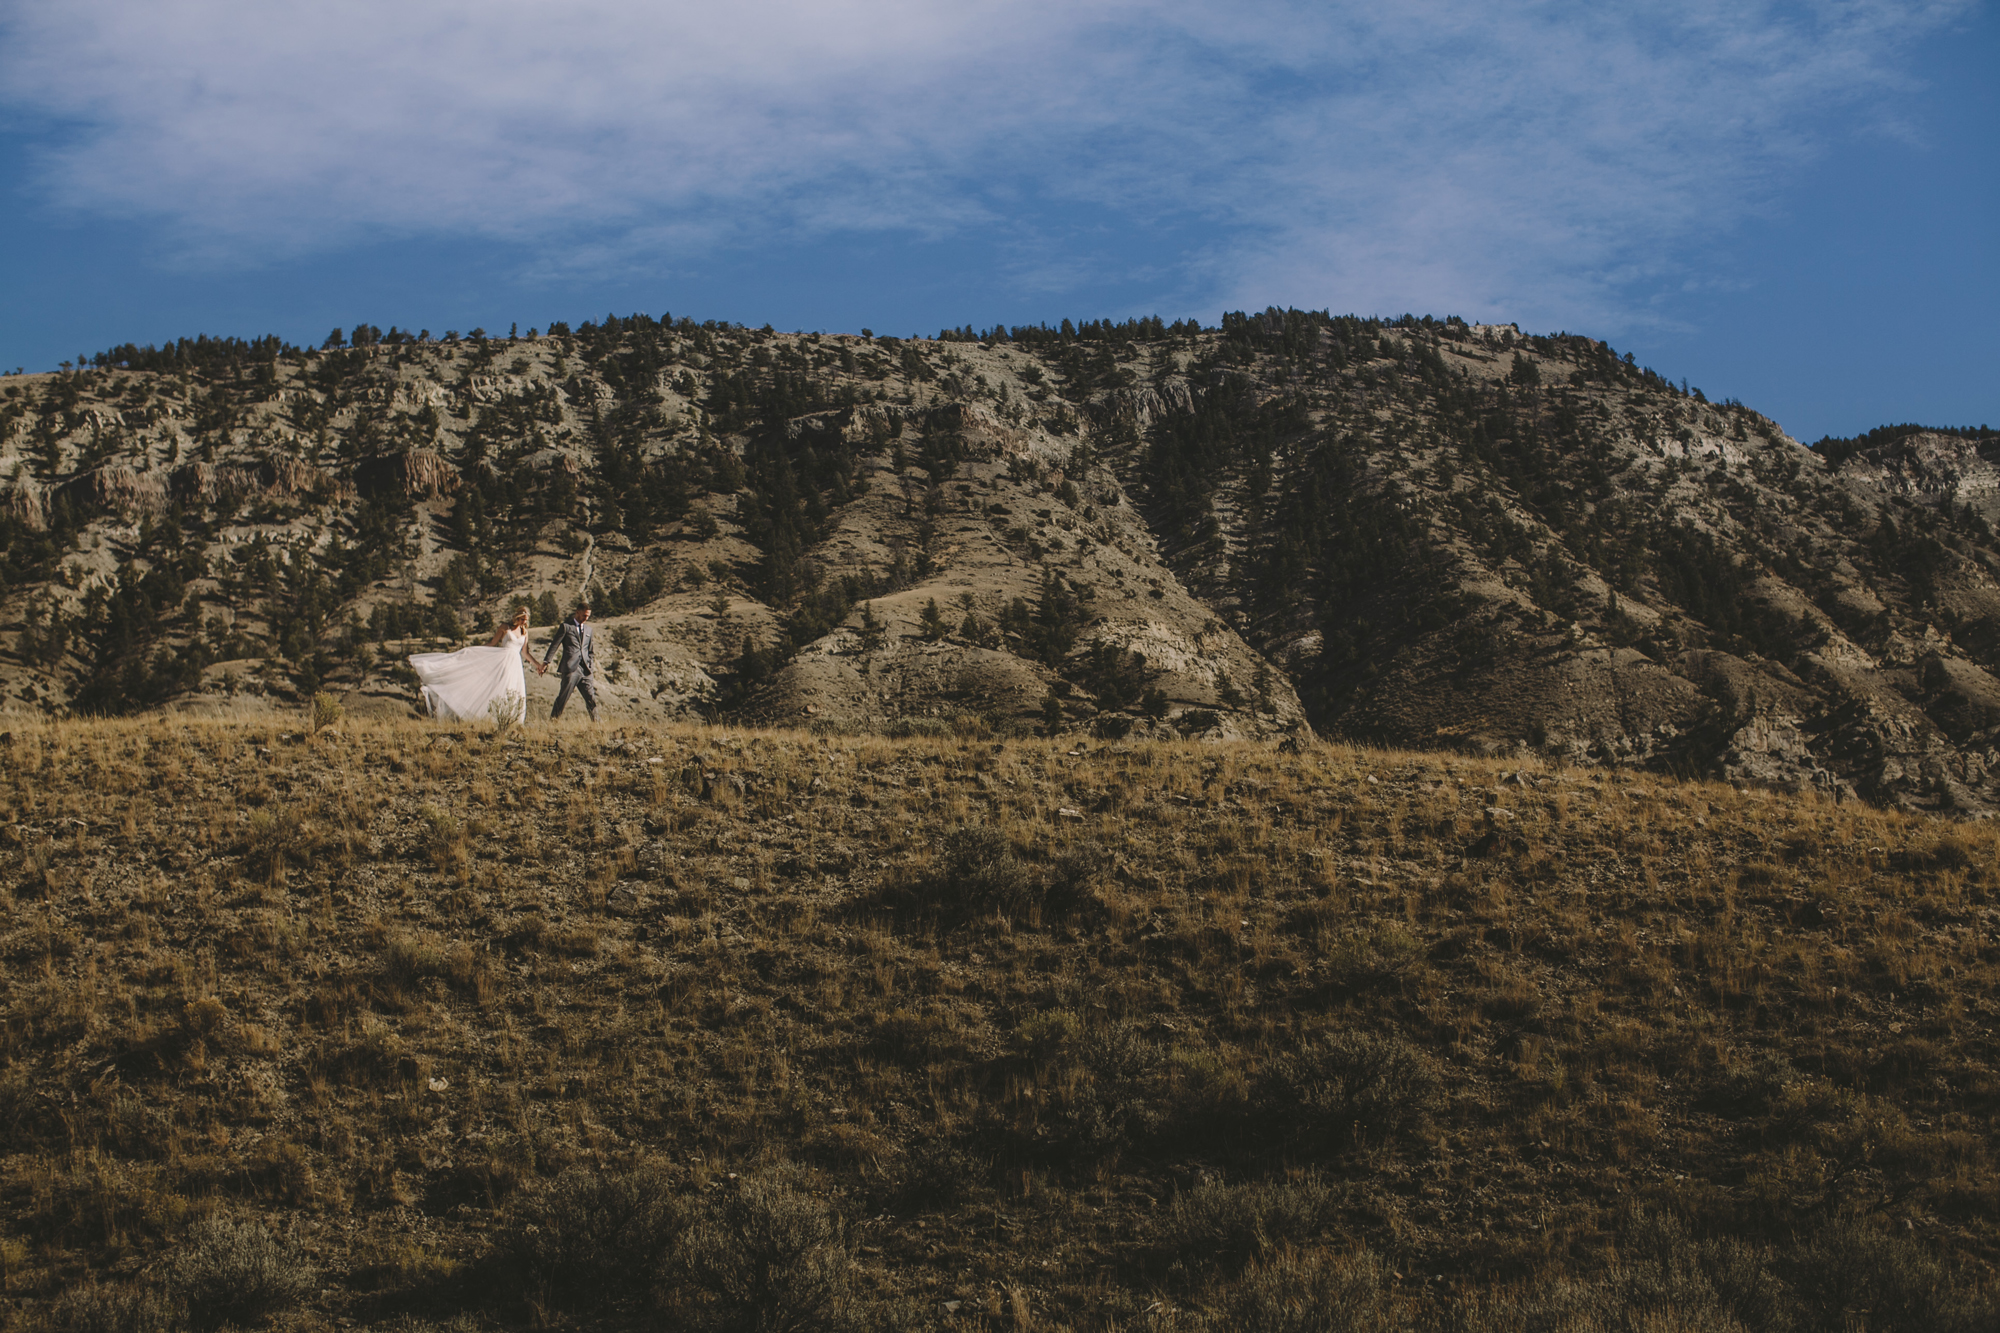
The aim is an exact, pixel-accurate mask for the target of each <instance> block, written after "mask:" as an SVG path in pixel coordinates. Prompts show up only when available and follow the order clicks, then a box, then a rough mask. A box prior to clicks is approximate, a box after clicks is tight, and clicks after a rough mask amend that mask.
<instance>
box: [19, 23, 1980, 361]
mask: <svg viewBox="0 0 2000 1333" xmlns="http://www.w3.org/2000/svg"><path fill="white" fill-rule="evenodd" d="M1970 3H1971V0H1908V2H1906V3H1896V2H1893V0H1872V2H1871V0H1841V2H1834V0H1828V2H1826V3H1794V4H1770V3H1758V2H1757V0H1735V2H1734V3H1725V2H1723V0H1681V2H1680V3H1671V4H1660V5H1653V6H1647V7H1643V9H1641V8H1639V7H1631V6H1606V5H1603V4H1580V3H1576V4H1572V3H1532V2H1531V3H1525V4H1518V5H1506V6H1503V5H1494V4H1491V3H1490V2H1488V3H1468V2H1466V0H1414V2H1406V3H1404V4H1401V5H1397V6H1382V5H1378V4H1360V3H1318V4H1307V3H1269V4H1263V5H1249V6H1220V5H1214V4H1208V5H1197V4H1192V3H1181V2H1178V0H1063V2H1062V3H1055V2H1054V0H986V2H985V3H982V4H980V5H976V6H975V5H965V4H951V3H937V2H935V0H931V2H928V3H918V2H917V0H868V2H863V0H847V2H846V3H840V2H839V0H818V2H817V3H802V2H799V0H764V2H762V3H739V4H735V5H691V4H681V3H658V2H654V3H620V2H618V0H596V2H595V3H581V4H577V3H571V4H564V5H560V6H550V5H546V4H533V5H531V4H526V3H519V2H518V0H478V2H477V3H471V2H470V0H399V2H397V3H388V2H387V0H348V2H347V3H343V4H339V5H324V6H279V5H271V4H268V3H262V2H260V0H177V2H169V3H162V2H161V0H147V2H146V3H135V2H133V0H72V2H71V3H69V4H66V5H62V6H54V5H37V6H32V7H30V6H27V5H25V4H15V5H13V6H12V7H11V9H10V10H9V11H8V12H6V14H5V17H4V19H0V24H4V27H0V96H4V99H5V101H6V102H7V103H8V104H9V105H11V106H12V107H14V108H15V110H16V111H17V113H21V114H24V115H27V116H32V117H35V118H37V119H38V120H40V121H41V122H42V123H46V124H49V125H51V126H53V127H54V128H52V129H51V130H50V131H49V133H48V134H47V136H46V137H45V138H44V139H43V141H42V145H41V156H40V163H41V171H40V175H39V176H38V179H37V181H36V183H35V187H36V188H38V189H40V190H41V191H43V192H44V193H45V195H46V196H47V197H48V198H50V199H52V200H54V201H57V202H59V203H61V204H63V205H66V206H69V207H72V208H76V209H79V210H85V211H88V212H93V213H111V214H122V215H127V216H135V217H147V218H157V219H160V220H163V221H164V222H165V223H166V224H167V226H168V229H169V231H170V233H171V235H172V236H173V237H174V238H175V239H176V242H177V244H178V245H179V247H180V249H181V252H182V253H184V254H194V255H198V256H200V257H201V258H202V260H203V262H207V263H214V264H239V263H244V262H255V261H257V260H260V259H269V258H271V257H274V256H279V255H283V254H287V253H295V252H298V251H300V250H308V249H317V248H325V247H335V246H340V245H343V244H348V243H352V242H354V241H356V240H359V239H365V238H379V237H382V236H396V235H410V236H435V235H452V234H466V233H473V234H479V235H483V236H489V237H497V238H504V239H509V240H514V241H520V242H526V243H528V244H530V245H531V246H532V247H534V248H536V249H538V250H540V251H541V252H543V253H544V254H545V256H546V257H545V258H544V259H542V260H539V261H537V264H538V267H539V269H540V270H542V271H545V272H547V273H549V274H551V275H555V274H559V273H561V272H565V271H570V270H574V269H576V268H580V267H596V268H599V269H602V268H605V267H612V268H615V267H618V266H655V265H662V264H664V265H674V264H679V263H685V262H688V261H689V260H690V259H691V258H692V257H695V256H698V255H699V254H701V253H703V252H704V251H707V250H710V249H713V248H714V247H718V246H755V245H758V244H765V243H783V242H784V241H785V240H786V238H788V237H792V238H796V237H797V236H800V235H802V234H806V235H810V234H814V233H820V232H832V231H842V232H864V233H865V232H885V231H887V232H911V233H916V234H922V235H930V236H949V235H954V234H961V233H966V232H971V231H975V230H982V229H983V230H987V231H991V232H997V233H999V234H1002V235H1004V236H1005V237H1006V238H1007V240H1006V243H1005V245H1004V246H1003V247H1002V248H1003V249H1005V251H1006V252H1007V254H1008V261H1007V262H1009V263H1010V264H1012V265H1013V266H1014V267H1015V269H1017V270H1018V271H1019V272H1020V273H1021V274H1022V275H1023V278H1024V282H1025V283H1026V284H1028V285H1032V286H1036V287H1040V288H1042V289H1044V290H1053V289H1059V288H1060V287H1061V286H1062V285H1063V283H1064V282H1066V281H1069V280H1070V279H1069V278H1068V276H1067V275H1068V274H1070V273H1071V272H1073V271H1076V270H1077V269H1078V268H1079V267H1091V268H1095V267H1097V266H1098V265H1100V264H1101V263H1112V264H1116V263H1118V262H1120V261H1119V259H1118V257H1117V247H1116V245H1115V244H1109V243H1099V244H1097V245H1094V246H1092V247H1086V248H1088V249H1090V251H1091V253H1090V254H1089V255H1088V256H1086V255H1085V254H1083V253H1082V252H1080V251H1079V250H1078V249H1077V244H1078V243H1077V241H1076V238H1075V235H1074V233H1073V230H1072V229H1071V228H1069V227H1066V226H1061V225H1054V224H1048V223H1044V222H1043V221H1042V220H1040V219H1038V218H1037V216H1035V210H1036V209H1038V208H1043V207H1047V208H1056V207H1060V208H1061V209H1063V210H1066V213H1067V215H1070V216H1073V215H1074V214H1075V212H1076V210H1079V209H1081V210H1085V211H1087V212H1089V213H1091V214H1092V215H1094V216H1095V217H1097V218H1098V219H1099V220H1100V221H1101V226H1102V229H1103V230H1104V231H1105V232H1106V233H1107V234H1110V235H1115V234H1116V232H1117V230H1118V229H1119V228H1120V227H1121V226H1127V225H1136V224H1137V223H1138V222H1140V221H1142V220H1143V221H1144V222H1145V223H1146V224H1148V225H1167V226H1171V227H1172V228H1174V229H1175V234H1176V235H1178V236H1181V237H1183V238H1184V240H1183V241H1182V243H1181V244H1180V247H1179V251H1178V255H1179V257H1178V259H1177V260H1176V261H1175V262H1173V263H1172V264H1169V265H1166V266H1164V267H1163V266H1162V265H1161V262H1160V258H1159V256H1158V255H1157V254H1151V255H1148V256H1147V257H1146V259H1145V261H1144V263H1145V265H1146V266H1147V267H1146V268H1144V269H1143V270H1142V269H1140V268H1138V267H1137V261H1134V264H1135V267H1134V270H1133V271H1132V272H1131V273H1130V274H1129V275H1128V276H1129V277H1130V278H1131V279H1132V280H1133V281H1135V282H1137V283H1139V284H1141V285H1145V286H1150V287H1152V288H1154V289H1155V290H1156V292H1157V294H1158V297H1159V299H1160V301H1161V302H1162V304H1164V305H1172V304H1175V303H1180V304H1183V305H1185V304H1188V303H1202V304H1208V303H1213V302H1215V301H1218V300H1219V301H1223V302H1230V303H1244V302H1250V303H1262V302H1263V301H1265V300H1270V299H1278V300H1286V299H1289V300H1295V301H1299V302H1301V303H1312V304H1326V305H1332V306H1335V307H1338V308H1342V309H1348V308H1352V309H1361V310H1380V311H1390V312H1399V311H1401V310H1404V309H1414V310H1425V309H1429V310H1437V311H1443V310H1456V311H1463V312H1466V313H1468V314H1499V315H1504V317H1507V318H1521V319H1523V320H1524V321H1529V322H1534V323H1538V324H1543V325H1550V324H1561V323H1568V324H1571V325H1583V324H1586V323H1593V322H1594V323H1596V324H1598V325H1600V326H1602V325H1605V324H1607V323H1608V324H1613V325H1615V324H1617V323H1620V322H1630V321H1632V320H1634V319H1639V318H1643V312H1644V308H1645V299H1646V293H1647V290H1648V289H1649V286H1658V285H1659V284H1664V283H1671V284H1673V285H1675V286H1679V285H1682V284H1684V283H1686V282H1688V281H1690V280H1700V278H1699V275H1698V274H1696V273H1694V272H1693V271H1692V270H1693V268H1697V267H1698V264H1696V263H1695V262H1694V261H1693V260H1692V259H1691V256H1695V255H1698V254H1699V252H1700V250H1701V248H1702V246H1703V244H1704V241H1705V239H1706V238H1708V237H1711V236H1713V235H1714V234H1716V233H1718V232H1719V231H1721V230H1723V229H1726V228H1728V227H1730V226H1731V225H1733V224H1735V223H1737V222H1739V221H1741V220H1742V219H1743V218H1744V217H1745V216H1747V215H1749V214H1751V213H1753V212H1754V211H1755V210H1757V209H1759V208H1761V207H1764V206H1766V204H1767V202H1768V200H1769V199H1770V198H1771V193H1772V191H1771V182H1772V181H1773V180H1774V179H1775V178H1781V177H1782V175H1783V173H1785V172H1786V171H1788V170H1790V169H1791V168H1792V167H1793V166H1795V165H1796V164H1797V163H1798V162H1800V161H1801V160H1803V159H1804V158H1806V157H1807V156H1809V155H1810V154H1812V153H1813V152H1815V151H1817V150H1819V149H1820V148H1821V147H1822V146H1823V138H1824V131H1823V130H1821V129H1819V128H1817V127H1819V126H1821V125H1823V124H1824V123H1825V117H1826V116H1827V114H1828V112H1829V111H1831V110H1833V109H1836V108H1840V107H1844V106H1850V105H1854V104H1856V100H1857V99H1869V98H1879V97H1880V95H1881V94H1882V93H1883V92H1884V91H1885V90H1889V89H1893V88H1894V87H1895V86H1897V84H1898V81H1899V80H1900V79H1902V78H1903V77H1905V74H1904V69H1903V59H1904V54H1905V52H1906V51H1907V50H1908V48H1909V47H1910V45H1911V44H1912V43H1913V42H1915V41H1916V40H1917V39H1919V38H1921V37H1923V36H1925V35H1927V34H1929V33H1931V32H1933V31H1935V30H1936V28H1937V27H1938V26H1939V25H1941V24H1946V23H1949V22H1951V21H1953V20H1954V19H1955V18H1956V17H1958V16H1960V15H1962V14H1964V13H1966V12H1967V11H1968V8H1969V5H1970ZM1862 104H1863V105H1866V102H1865V100H1864V101H1863V102H1862ZM1889 119H1890V117H1889V115H1888V113H1887V111H1886V110H1885V111H1884V113H1883V116H1882V120H1883V121H1884V123H1888V121H1889Z"/></svg>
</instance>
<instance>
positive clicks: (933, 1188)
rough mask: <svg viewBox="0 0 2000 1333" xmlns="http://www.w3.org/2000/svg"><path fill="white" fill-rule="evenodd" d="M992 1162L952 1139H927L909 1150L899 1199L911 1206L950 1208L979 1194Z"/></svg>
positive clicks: (898, 1189) (900, 1180) (898, 1194)
mask: <svg viewBox="0 0 2000 1333" xmlns="http://www.w3.org/2000/svg"><path fill="white" fill-rule="evenodd" d="M991 1168H992V1163H991V1162H990V1161H989V1160H987V1159H985V1158H982V1157H980V1156H978V1155H976V1154H975V1153H973V1152H972V1151H970V1150H969V1149H968V1148H967V1147H966V1146H965V1145H964V1144H961V1143H959V1142H957V1141H955V1140H953V1139H944V1138H937V1139H925V1140H924V1141H923V1142H922V1143H919V1144H918V1145H917V1146H916V1147H914V1148H912V1149H910V1152H909V1156H908V1157H907V1159H906V1160H905V1163H904V1167H903V1170H902V1173H901V1175H900V1176H899V1177H898V1179H897V1182H896V1183H897V1198H898V1199H899V1201H900V1202H901V1203H903V1204H904V1205H905V1206H908V1207H912V1208H948V1207H950V1206H952V1205H953V1204H956V1203H959V1202H962V1201H963V1200H965V1199H968V1198H970V1197H972V1196H973V1195H976V1194H978V1193H979V1192H980V1191H981V1189H982V1188H983V1187H984V1185H985V1183H986V1178H987V1173H988V1172H989V1171H990V1170H991Z"/></svg>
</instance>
